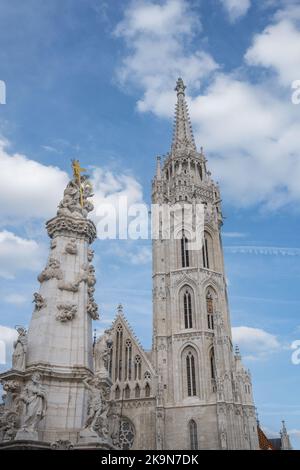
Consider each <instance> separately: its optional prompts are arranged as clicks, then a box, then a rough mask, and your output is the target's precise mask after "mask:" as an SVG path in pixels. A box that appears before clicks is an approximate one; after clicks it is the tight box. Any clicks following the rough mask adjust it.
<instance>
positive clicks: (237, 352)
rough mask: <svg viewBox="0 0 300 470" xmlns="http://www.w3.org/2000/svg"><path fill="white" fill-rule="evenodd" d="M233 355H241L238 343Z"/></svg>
mask: <svg viewBox="0 0 300 470" xmlns="http://www.w3.org/2000/svg"><path fill="white" fill-rule="evenodd" d="M235 355H236V356H238V357H240V356H241V353H240V348H239V346H238V345H236V346H235Z"/></svg>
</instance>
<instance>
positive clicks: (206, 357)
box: [152, 78, 258, 449]
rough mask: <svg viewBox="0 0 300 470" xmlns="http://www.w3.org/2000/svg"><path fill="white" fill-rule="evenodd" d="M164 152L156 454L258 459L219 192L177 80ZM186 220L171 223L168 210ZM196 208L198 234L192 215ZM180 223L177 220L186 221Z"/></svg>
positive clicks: (157, 191) (156, 286) (156, 251)
mask: <svg viewBox="0 0 300 470" xmlns="http://www.w3.org/2000/svg"><path fill="white" fill-rule="evenodd" d="M175 90H176V92H177V104H176V113H175V127H174V134H173V142H172V146H171V150H170V152H169V153H168V154H167V156H166V158H165V160H164V161H163V162H162V163H161V159H160V157H158V159H157V169H156V175H155V177H154V180H153V183H152V203H153V204H157V205H158V207H159V208H160V209H161V212H162V213H163V210H164V209H163V207H168V208H169V209H170V210H171V217H170V236H167V237H164V233H163V232H164V229H163V228H162V227H161V222H160V224H159V230H158V232H159V235H158V237H157V239H154V240H153V362H154V366H155V369H156V371H157V374H158V382H159V389H160V391H161V398H160V403H159V409H160V412H159V413H157V423H156V426H157V430H156V433H157V444H158V442H159V446H160V447H161V448H163V449H257V448H258V439H257V429H256V418H255V407H254V403H253V398H252V389H251V378H250V374H249V372H248V371H246V370H245V369H244V367H243V365H242V363H241V357H240V354H239V351H238V350H237V351H236V352H235V353H234V351H233V346H232V339H231V326H230V317H229V310H228V300H227V292H226V278H225V272H224V261H223V249H222V240H221V227H222V223H223V218H222V210H221V198H220V191H219V187H218V185H217V184H216V183H215V182H214V181H213V180H212V178H211V174H210V172H209V171H208V169H207V165H206V163H207V160H206V158H205V156H204V153H203V149H202V148H201V149H200V152H199V151H198V150H197V148H196V145H195V141H194V137H193V131H192V126H191V122H190V118H189V113H188V107H187V103H186V100H185V85H184V83H183V80H182V79H181V78H179V79H178V81H177V84H176V88H175ZM175 205H176V207H178V205H179V207H182V210H183V211H184V212H183V213H185V212H186V211H187V209H190V210H191V213H192V214H193V219H192V223H191V224H188V225H186V224H185V223H182V224H178V223H176V221H175V219H174V217H172V208H173V207H174V206H175ZM197 206H200V207H202V208H203V212H202V213H203V217H204V231H202V232H201V235H202V236H201V244H200V246H198V247H196V249H191V248H190V247H191V246H192V243H191V242H192V238H193V233H194V234H195V233H197V231H201V227H200V225H198V221H197V219H196V220H195V211H196V207H197ZM184 220H185V219H183V221H184Z"/></svg>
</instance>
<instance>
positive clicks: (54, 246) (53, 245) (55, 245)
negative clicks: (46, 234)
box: [50, 240, 57, 250]
mask: <svg viewBox="0 0 300 470" xmlns="http://www.w3.org/2000/svg"><path fill="white" fill-rule="evenodd" d="M56 247H57V240H51V243H50V249H51V250H54V249H55V248H56Z"/></svg>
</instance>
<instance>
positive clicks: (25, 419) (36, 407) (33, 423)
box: [17, 372, 47, 438]
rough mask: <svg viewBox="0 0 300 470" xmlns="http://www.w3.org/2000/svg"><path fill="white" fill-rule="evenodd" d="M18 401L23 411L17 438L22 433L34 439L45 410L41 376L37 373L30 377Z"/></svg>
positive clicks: (20, 436) (21, 435)
mask: <svg viewBox="0 0 300 470" xmlns="http://www.w3.org/2000/svg"><path fill="white" fill-rule="evenodd" d="M19 399H20V401H21V402H23V403H24V409H23V413H22V423H21V429H20V430H19V431H18V433H17V438H22V437H23V434H24V433H29V434H32V438H34V437H35V433H36V431H37V427H38V424H39V422H40V421H41V420H42V419H43V418H44V416H45V412H46V409H47V399H46V391H45V389H44V387H43V386H42V384H41V375H40V374H39V373H38V372H35V373H34V374H33V375H32V377H31V380H30V382H28V383H27V385H26V386H25V388H24V390H23V392H22V393H21V395H20V398H19Z"/></svg>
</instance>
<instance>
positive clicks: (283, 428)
mask: <svg viewBox="0 0 300 470" xmlns="http://www.w3.org/2000/svg"><path fill="white" fill-rule="evenodd" d="M281 423H282V427H281V432H282V434H287V430H286V426H285V421H284V419H283V420H282V421H281Z"/></svg>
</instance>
